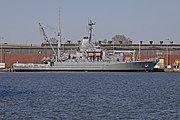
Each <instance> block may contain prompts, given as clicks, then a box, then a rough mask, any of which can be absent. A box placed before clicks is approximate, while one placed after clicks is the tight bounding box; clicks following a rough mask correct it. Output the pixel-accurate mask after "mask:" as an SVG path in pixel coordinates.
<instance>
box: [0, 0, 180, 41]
mask: <svg viewBox="0 0 180 120" xmlns="http://www.w3.org/2000/svg"><path fill="white" fill-rule="evenodd" d="M59 8H61V28H62V35H63V38H65V39H68V40H69V39H71V40H72V41H74V42H75V41H77V40H80V39H81V38H82V37H83V36H85V35H86V34H87V30H86V24H87V20H88V17H89V18H91V19H92V20H94V21H95V22H96V26H95V29H94V38H95V39H97V40H103V39H105V38H106V39H111V38H112V37H113V36H114V35H116V34H125V35H126V36H127V37H130V38H132V39H133V42H134V43H138V42H139V41H140V40H143V41H144V42H146V43H148V41H149V40H153V41H154V42H155V43H159V41H160V40H163V39H166V38H168V37H171V38H172V39H173V41H174V43H180V14H179V11H180V0H0V36H3V37H4V40H3V41H4V42H9V43H41V42H42V41H43V40H42V39H41V36H40V34H39V28H38V23H39V22H41V23H44V24H46V25H49V26H52V27H56V26H57V20H58V9H59ZM46 32H47V34H48V35H49V36H51V35H52V31H49V30H46ZM166 42H167V41H166Z"/></svg>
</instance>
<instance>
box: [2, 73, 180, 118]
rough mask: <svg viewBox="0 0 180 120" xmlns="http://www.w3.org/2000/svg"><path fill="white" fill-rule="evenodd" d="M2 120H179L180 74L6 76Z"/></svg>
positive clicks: (33, 74) (12, 74) (34, 74)
mask: <svg viewBox="0 0 180 120" xmlns="http://www.w3.org/2000/svg"><path fill="white" fill-rule="evenodd" d="M0 119H4V120H8V119H12V120H13V119H26V120H28V119H40V120H56V119H57V120H59V119H62V120H79V119H82V120H119V119H125V120H141V119H142V120H145V119H146V120H152V119H153V120H154V119H155V120H179V119H180V74H179V73H143V72H140V73H138V72H136V73H133V72H131V73H128V72H126V73H123V72H116V73H108V72H105V73H88V72H87V73H79V72H78V73H58V72H57V73H51V72H50V73H0Z"/></svg>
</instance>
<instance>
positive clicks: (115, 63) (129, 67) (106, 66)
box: [13, 20, 158, 72]
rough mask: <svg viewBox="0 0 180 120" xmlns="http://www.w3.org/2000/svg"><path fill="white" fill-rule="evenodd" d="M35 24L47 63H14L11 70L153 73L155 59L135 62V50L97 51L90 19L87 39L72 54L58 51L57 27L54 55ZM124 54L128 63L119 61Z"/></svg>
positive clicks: (98, 47) (59, 34)
mask: <svg viewBox="0 0 180 120" xmlns="http://www.w3.org/2000/svg"><path fill="white" fill-rule="evenodd" d="M39 25H40V28H41V31H42V33H43V36H44V39H45V40H46V41H47V42H49V44H50V46H51V48H52V51H53V52H54V57H53V58H52V59H50V60H45V61H44V64H33V63H28V64H27V63H26V64H24V63H14V64H13V70H14V71H17V72H18V71H19V72H29V71H84V72H89V71H91V72H93V71H100V72H104V71H114V72H115V71H153V69H154V66H155V65H156V64H157V62H158V59H156V58H155V59H151V60H146V61H141V60H135V57H134V56H135V51H118V50H108V51H107V50H102V49H100V46H96V45H94V44H93V42H92V40H91V39H92V29H93V25H95V23H94V22H92V20H89V21H88V27H89V33H88V34H89V35H88V37H84V38H83V39H82V41H81V44H80V46H79V49H78V50H75V51H70V52H69V51H62V49H61V48H62V47H61V30H60V27H58V48H57V53H56V51H55V49H54V48H53V46H52V44H51V42H50V41H48V39H47V37H46V36H45V33H44V29H43V27H42V26H41V24H39ZM59 26H60V25H59ZM126 52H130V53H131V54H132V59H131V60H123V58H124V57H123V55H124V53H126Z"/></svg>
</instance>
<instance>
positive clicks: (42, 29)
mask: <svg viewBox="0 0 180 120" xmlns="http://www.w3.org/2000/svg"><path fill="white" fill-rule="evenodd" d="M39 28H40V33H41V34H42V36H43V39H44V40H45V42H47V43H49V45H50V47H51V49H52V51H53V53H54V55H55V57H56V58H57V54H56V51H55V50H54V48H53V46H52V43H51V42H50V41H49V40H48V37H47V35H46V33H45V31H44V28H43V27H42V25H41V23H39Z"/></svg>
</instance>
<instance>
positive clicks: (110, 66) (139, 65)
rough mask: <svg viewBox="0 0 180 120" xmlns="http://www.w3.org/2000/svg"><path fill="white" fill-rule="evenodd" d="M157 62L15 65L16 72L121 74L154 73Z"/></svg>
mask: <svg viewBox="0 0 180 120" xmlns="http://www.w3.org/2000/svg"><path fill="white" fill-rule="evenodd" d="M156 63H157V61H132V62H57V63H56V62H55V63H54V65H53V66H50V65H45V64H19V63H15V64H14V65H13V70H14V71H16V72H31V71H32V72H33V71H41V72H43V71H85V72H95V71H100V72H106V71H109V72H120V71H128V72H129V71H133V72H135V71H137V72H138V71H153V69H154V66H155V65H156Z"/></svg>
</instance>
